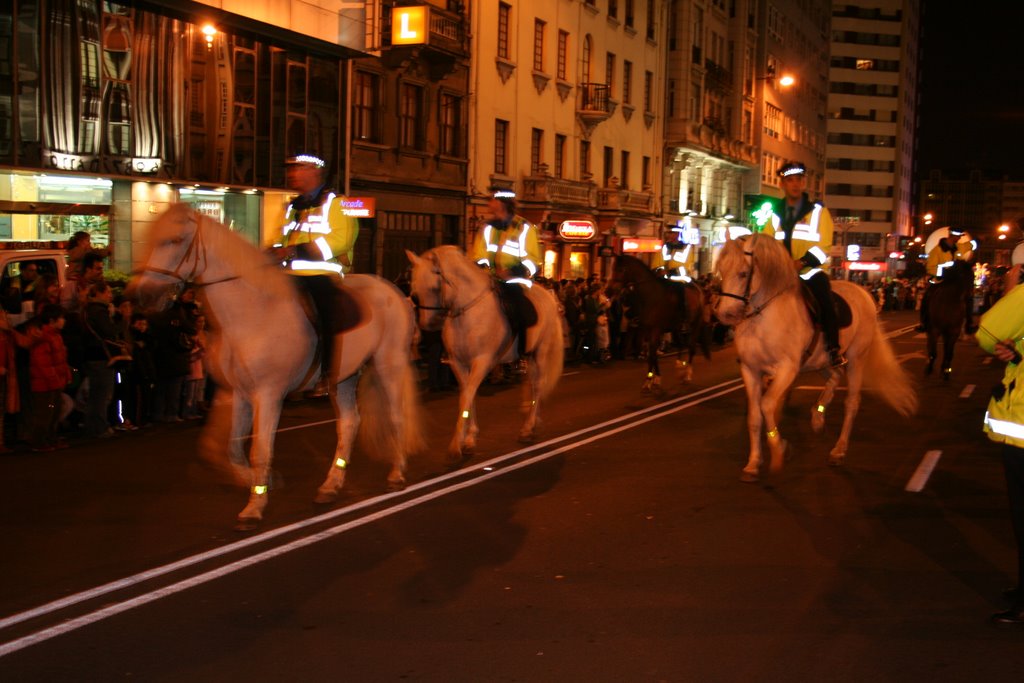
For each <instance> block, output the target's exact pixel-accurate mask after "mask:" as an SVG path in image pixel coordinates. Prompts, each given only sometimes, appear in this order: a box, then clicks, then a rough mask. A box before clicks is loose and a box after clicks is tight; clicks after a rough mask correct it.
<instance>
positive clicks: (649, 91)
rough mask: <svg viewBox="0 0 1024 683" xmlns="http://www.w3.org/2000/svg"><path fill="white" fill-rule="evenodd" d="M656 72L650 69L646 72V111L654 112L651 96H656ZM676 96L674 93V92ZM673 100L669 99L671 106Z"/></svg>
mask: <svg viewBox="0 0 1024 683" xmlns="http://www.w3.org/2000/svg"><path fill="white" fill-rule="evenodd" d="M653 91H654V74H653V73H651V72H650V71H645V72H644V111H645V112H652V111H654V108H653V107H651V98H652V97H653V96H654V93H653ZM673 98H674V93H673ZM671 104H672V100H669V106H671Z"/></svg>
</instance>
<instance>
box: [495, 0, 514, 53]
mask: <svg viewBox="0 0 1024 683" xmlns="http://www.w3.org/2000/svg"><path fill="white" fill-rule="evenodd" d="M511 15H512V6H511V5H506V4H505V3H504V2H500V3H498V56H499V57H500V58H502V59H508V58H509V54H510V53H509V50H508V45H509V43H508V25H509V19H510V17H511Z"/></svg>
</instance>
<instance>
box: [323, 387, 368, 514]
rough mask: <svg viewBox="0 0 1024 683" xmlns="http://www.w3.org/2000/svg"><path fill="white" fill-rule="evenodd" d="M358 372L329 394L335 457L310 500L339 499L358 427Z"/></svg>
mask: <svg viewBox="0 0 1024 683" xmlns="http://www.w3.org/2000/svg"><path fill="white" fill-rule="evenodd" d="M358 382H359V375H354V376H352V377H349V378H348V379H347V380H345V381H344V382H342V383H341V384H339V385H338V386H337V389H336V391H332V392H331V394H332V395H333V397H334V400H333V401H331V405H332V406H333V408H334V420H335V423H334V424H335V433H336V434H337V445H336V446H335V448H334V459H333V460H332V461H331V467H330V469H329V470H328V471H327V478H326V479H324V482H323V483H322V484H320V488H318V489H317V491H316V497H314V498H313V502H314V503H316V504H317V505H328V504H330V503H333V502H335V501H336V500H338V496H339V495H340V494H341V489H342V487H343V486H345V474H346V473H347V470H348V465H349V463H350V462H351V461H352V442H353V441H354V440H355V438H356V432H357V431H358V430H359V406H358V404H357V403H356V385H357V384H358Z"/></svg>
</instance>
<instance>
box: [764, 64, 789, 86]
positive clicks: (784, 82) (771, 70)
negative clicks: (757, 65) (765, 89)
mask: <svg viewBox="0 0 1024 683" xmlns="http://www.w3.org/2000/svg"><path fill="white" fill-rule="evenodd" d="M757 80H759V81H771V82H772V85H779V86H781V87H783V88H788V87H790V86H791V85H795V84H796V77H795V76H793V74H789V73H784V74H781V75H779V74H777V73H776V72H775V65H774V64H769V65H768V69H767V71H766V73H765V75H764V76H760V77H759V78H758V79H757Z"/></svg>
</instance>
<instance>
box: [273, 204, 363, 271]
mask: <svg viewBox="0 0 1024 683" xmlns="http://www.w3.org/2000/svg"><path fill="white" fill-rule="evenodd" d="M342 199H343V197H342V196H341V195H338V194H335V193H334V192H330V191H327V190H322V191H321V192H320V195H319V197H318V200H319V201H317V203H315V204H314V205H313V206H310V207H308V208H302V203H301V202H300V201H299V200H294V201H292V203H291V204H289V205H288V209H287V210H286V211H285V220H287V223H285V224H284V227H283V228H282V230H281V233H282V234H281V240H280V241H279V242H278V243H277V244H275V245H274V246H279V247H280V246H283V247H297V248H298V249H297V254H296V257H295V258H294V259H292V260H291V262H290V263H289V269H290V270H291V271H292V272H293V273H294V274H296V275H322V274H329V273H338V274H342V275H343V274H345V273H347V272H349V271H350V270H351V269H352V251H353V248H354V247H355V243H356V238H358V237H359V221H357V220H356V219H355V218H353V217H351V216H346V215H345V214H344V212H343V211H342Z"/></svg>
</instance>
